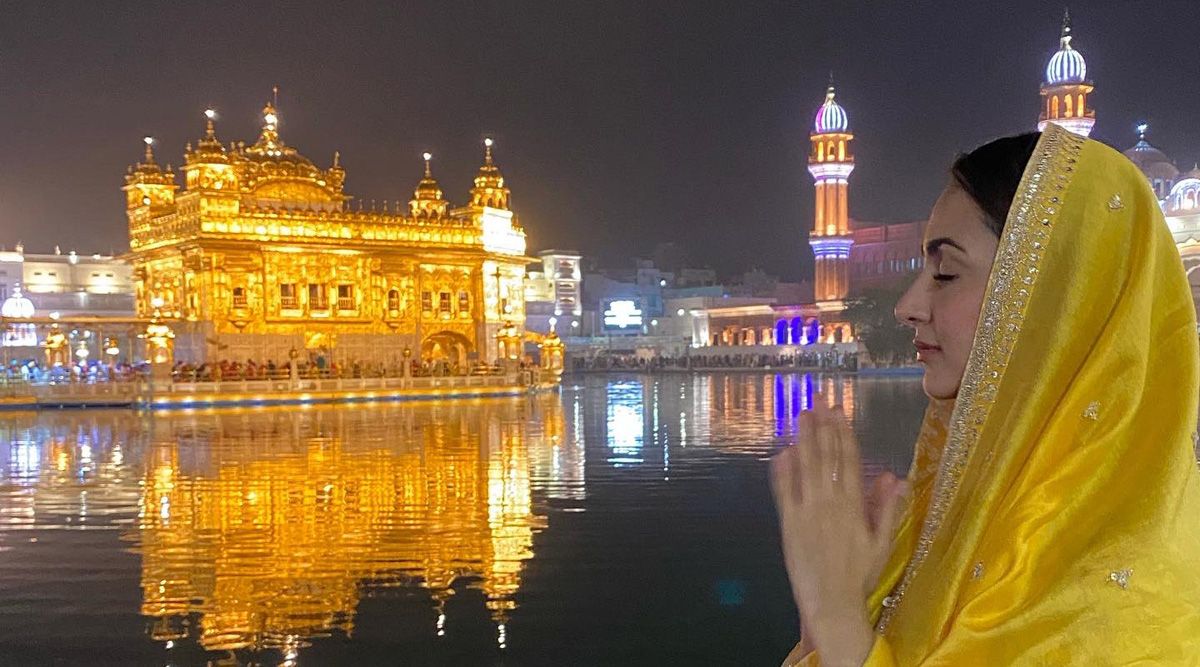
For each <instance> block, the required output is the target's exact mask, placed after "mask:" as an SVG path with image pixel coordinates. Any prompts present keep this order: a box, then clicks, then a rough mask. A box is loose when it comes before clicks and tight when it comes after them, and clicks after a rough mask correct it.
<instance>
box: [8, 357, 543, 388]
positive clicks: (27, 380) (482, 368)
mask: <svg viewBox="0 0 1200 667" xmlns="http://www.w3.org/2000/svg"><path fill="white" fill-rule="evenodd" d="M407 363H408V364H409V369H408V373H405V369H404V364H405V362H404V361H396V362H394V363H390V364H388V363H383V362H367V361H357V360H353V361H341V362H339V361H336V360H330V359H327V358H326V357H325V356H324V355H319V354H318V355H311V356H297V357H296V358H294V359H287V360H283V361H277V360H274V359H268V360H266V361H255V360H253V359H248V360H246V361H237V360H232V359H221V360H220V361H213V362H203V363H191V362H186V361H178V362H176V363H175V364H174V365H173V366H172V368H171V379H172V381H174V382H222V381H229V382H239V381H244V380H287V379H291V378H292V377H295V378H297V379H342V378H385V377H391V378H398V377H449V376H455V375H491V374H498V373H500V369H499V368H498V367H495V366H490V365H485V364H474V365H470V366H467V365H460V364H458V363H456V362H454V361H451V360H447V359H441V360H436V361H435V360H428V359H426V360H418V359H411V360H409V361H408V362H407ZM522 366H523V365H522ZM149 374H150V365H149V364H148V363H147V362H144V361H143V362H138V363H136V364H130V363H125V362H120V363H105V362H102V361H89V360H79V361H77V362H76V363H73V364H69V365H64V364H55V365H48V364H46V363H45V361H44V360H40V359H20V360H12V361H9V362H8V363H6V364H4V365H3V376H2V380H3V381H4V383H6V384H67V383H72V384H74V383H78V384H100V383H108V382H134V381H138V380H144V379H146V378H147V377H148V376H149Z"/></svg>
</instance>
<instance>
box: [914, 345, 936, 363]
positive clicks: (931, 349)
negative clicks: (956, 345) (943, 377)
mask: <svg viewBox="0 0 1200 667" xmlns="http://www.w3.org/2000/svg"><path fill="white" fill-rule="evenodd" d="M913 346H914V347H916V348H917V361H927V360H928V359H929V357H930V356H932V355H934V354H937V353H939V352H941V351H942V348H940V347H938V346H937V345H933V344H931V343H926V342H925V341H920V340H914V341H913Z"/></svg>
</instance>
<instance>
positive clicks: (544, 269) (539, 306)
mask: <svg viewBox="0 0 1200 667" xmlns="http://www.w3.org/2000/svg"><path fill="white" fill-rule="evenodd" d="M538 257H540V258H541V260H542V261H541V263H540V264H538V265H536V266H533V267H530V268H528V269H527V270H526V271H525V328H526V329H527V330H528V331H534V332H537V333H540V334H545V333H548V332H549V331H550V330H551V329H552V328H553V329H554V330H555V331H558V332H562V333H563V334H565V335H571V333H570V332H571V330H572V329H578V328H579V326H580V325H579V318H580V317H581V316H582V315H583V287H582V285H583V275H582V272H581V270H580V266H579V264H580V260H582V255H580V254H579V253H578V252H576V251H574V250H543V251H542V252H539V253H538Z"/></svg>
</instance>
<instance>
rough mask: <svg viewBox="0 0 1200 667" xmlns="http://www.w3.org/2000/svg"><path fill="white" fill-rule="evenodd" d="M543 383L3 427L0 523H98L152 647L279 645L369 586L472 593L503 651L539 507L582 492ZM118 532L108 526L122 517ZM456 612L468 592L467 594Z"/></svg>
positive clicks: (50, 418)
mask: <svg viewBox="0 0 1200 667" xmlns="http://www.w3.org/2000/svg"><path fill="white" fill-rule="evenodd" d="M567 431H568V429H567V428H566V425H565V422H564V414H563V406H562V403H561V399H560V397H559V396H557V395H542V396H538V397H535V398H532V399H521V400H497V401H476V402H469V403H468V402H454V403H435V402H431V403H424V404H406V405H376V406H369V407H363V406H356V407H353V408H310V409H303V410H296V409H257V410H241V411H224V412H206V413H193V414H180V413H176V414H171V415H156V416H155V417H153V418H152V419H149V420H148V419H147V418H144V417H142V416H138V415H135V414H132V413H129V412H116V411H111V412H109V411H105V412H89V413H88V414H87V415H86V416H84V415H82V413H59V412H45V413H21V414H12V415H10V417H9V418H8V419H6V420H4V421H3V422H0V487H3V488H5V489H6V491H5V496H4V497H5V499H6V500H5V503H4V505H3V506H0V529H9V530H11V529H19V528H22V527H27V526H33V525H60V526H64V527H74V528H75V529H80V528H88V527H91V528H96V529H112V528H113V527H116V526H120V527H121V531H122V535H123V537H124V539H125V540H127V541H128V542H131V543H133V547H132V550H133V551H134V552H136V553H139V554H140V557H141V575H140V580H141V589H142V599H143V602H142V606H141V612H142V613H143V614H144V615H146V616H147V617H150V618H151V619H153V620H152V622H151V626H150V633H151V635H152V636H153V637H154V638H155V639H157V640H160V641H164V642H167V641H170V642H174V643H179V642H180V641H181V640H194V641H195V642H197V643H198V644H199V645H200V646H201V647H202V648H204V649H206V650H216V651H229V650H235V649H249V650H254V649H261V648H277V649H280V650H281V651H282V653H283V655H284V656H285V658H286V657H287V656H289V655H292V656H293V657H294V654H295V651H296V650H297V649H298V648H299V647H301V646H303V645H305V644H307V643H308V640H309V639H310V638H313V637H320V636H324V635H328V634H330V633H332V632H344V633H350V632H351V631H352V630H353V628H354V616H355V613H356V610H357V606H358V603H359V601H360V600H361V599H362V598H364V597H368V596H371V595H373V594H374V591H377V590H379V589H381V588H386V587H394V586H408V587H418V588H424V589H427V590H428V591H429V596H430V597H429V600H430V617H429V626H428V627H429V630H428V632H429V633H430V634H431V635H432V634H434V633H436V634H437V635H439V636H440V635H442V634H444V633H446V632H453V628H454V625H455V623H454V619H453V618H451V619H449V620H448V619H447V618H446V616H445V613H444V612H445V608H446V607H445V603H446V601H447V600H448V599H449V598H450V597H451V596H452V595H453V593H454V590H455V589H459V590H461V589H462V587H463V586H464V585H465V586H466V587H468V588H470V589H475V590H478V591H479V592H480V593H481V594H482V596H483V598H484V604H485V605H486V607H487V610H488V611H487V614H488V615H490V616H491V618H492V619H493V621H494V623H495V624H496V629H495V631H496V639H497V641H498V643H499V644H500V645H501V646H504V642H505V637H506V633H507V629H506V627H505V623H506V622H507V621H508V619H509V617H510V614H511V612H512V611H513V609H515V607H516V601H515V596H516V594H517V593H518V591H519V590H520V587H521V577H522V572H523V568H524V566H525V562H526V561H527V560H529V559H530V558H532V557H533V539H534V534H535V533H537V532H538V531H539V530H541V529H542V528H544V527H545V526H546V519H545V517H544V516H540V515H539V514H538V513H537V512H536V511H535V509H534V505H533V502H534V498H533V493H534V492H537V493H539V499H540V500H539V502H543V501H544V500H545V499H554V498H560V499H561V498H567V499H580V498H582V497H583V495H584V491H583V472H584V466H583V461H584V452H583V449H582V448H583V442H582V439H581V437H580V434H579V433H574V432H572V433H571V434H569V435H568V433H567ZM135 513H136V516H134V517H133V519H134V520H133V522H132V525H133V526H134V528H133V529H129V528H128V527H127V526H128V525H129V524H126V523H124V521H125V520H126V519H127V518H129V517H131V516H132V515H134V514H135ZM464 604H470V603H469V601H464Z"/></svg>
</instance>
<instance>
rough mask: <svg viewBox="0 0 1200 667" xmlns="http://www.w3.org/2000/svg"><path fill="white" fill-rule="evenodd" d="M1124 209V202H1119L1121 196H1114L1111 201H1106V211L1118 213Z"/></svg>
mask: <svg viewBox="0 0 1200 667" xmlns="http://www.w3.org/2000/svg"><path fill="white" fill-rule="evenodd" d="M1123 208H1125V202H1123V201H1121V195H1119V194H1114V195H1113V196H1112V199H1109V200H1108V210H1110V211H1119V210H1121V209H1123Z"/></svg>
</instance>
